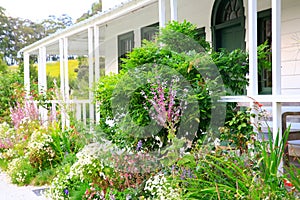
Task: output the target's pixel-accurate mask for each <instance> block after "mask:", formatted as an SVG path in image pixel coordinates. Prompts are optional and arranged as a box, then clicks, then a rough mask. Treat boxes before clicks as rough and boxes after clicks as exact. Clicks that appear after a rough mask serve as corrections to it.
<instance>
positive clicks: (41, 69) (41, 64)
mask: <svg viewBox="0 0 300 200" xmlns="http://www.w3.org/2000/svg"><path fill="white" fill-rule="evenodd" d="M46 58H47V52H46V47H40V48H39V58H38V89H39V93H40V94H45V93H46V91H47V74H46ZM39 113H40V117H41V120H42V123H46V122H47V117H48V111H47V109H45V108H44V107H42V106H40V107H39Z"/></svg>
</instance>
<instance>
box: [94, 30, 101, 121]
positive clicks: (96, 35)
mask: <svg viewBox="0 0 300 200" xmlns="http://www.w3.org/2000/svg"><path fill="white" fill-rule="evenodd" d="M99 28H100V27H99V26H97V25H95V26H94V48H95V50H94V51H95V82H96V83H98V81H99V79H100V41H99V37H100V30H99ZM98 111H99V105H98V104H97V103H96V124H98V123H99V121H100V113H99V112H98Z"/></svg>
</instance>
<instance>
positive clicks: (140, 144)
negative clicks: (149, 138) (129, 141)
mask: <svg viewBox="0 0 300 200" xmlns="http://www.w3.org/2000/svg"><path fill="white" fill-rule="evenodd" d="M142 146H143V143H142V141H141V140H140V141H139V142H138V143H137V147H136V150H137V151H140V150H141V149H142Z"/></svg>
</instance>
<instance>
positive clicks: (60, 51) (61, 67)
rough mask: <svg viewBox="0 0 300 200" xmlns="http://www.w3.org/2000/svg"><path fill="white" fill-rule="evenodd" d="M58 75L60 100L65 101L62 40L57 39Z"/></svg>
mask: <svg viewBox="0 0 300 200" xmlns="http://www.w3.org/2000/svg"><path fill="white" fill-rule="evenodd" d="M59 65H60V66H59V73H60V93H61V98H62V100H65V69H64V39H63V38H61V39H59Z"/></svg>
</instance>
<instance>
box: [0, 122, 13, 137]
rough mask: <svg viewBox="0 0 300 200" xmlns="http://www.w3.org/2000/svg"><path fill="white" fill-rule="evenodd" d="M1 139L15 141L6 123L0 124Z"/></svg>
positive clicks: (11, 129)
mask: <svg viewBox="0 0 300 200" xmlns="http://www.w3.org/2000/svg"><path fill="white" fill-rule="evenodd" d="M1 139H10V140H14V139H15V134H14V129H13V128H11V127H10V126H9V124H8V123H6V122H3V123H1V124H0V140H1Z"/></svg>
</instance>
